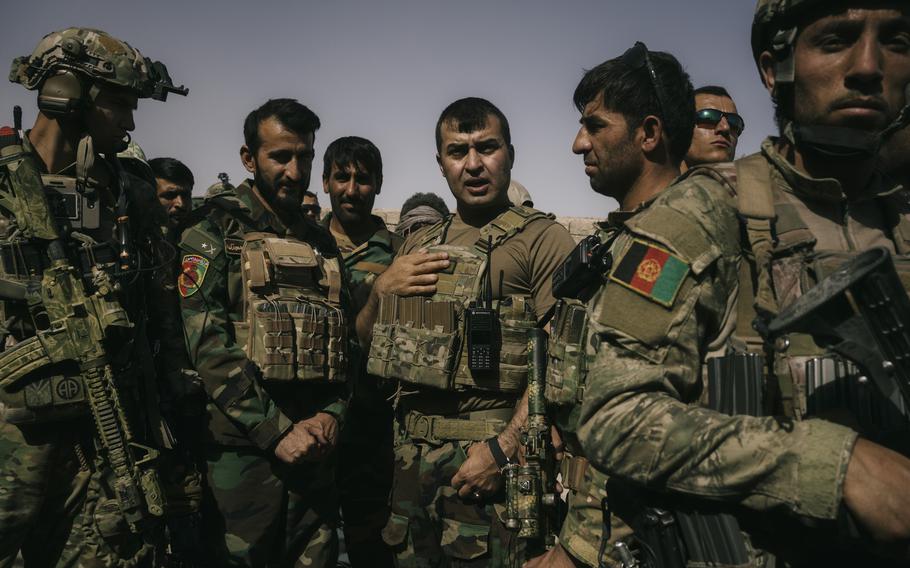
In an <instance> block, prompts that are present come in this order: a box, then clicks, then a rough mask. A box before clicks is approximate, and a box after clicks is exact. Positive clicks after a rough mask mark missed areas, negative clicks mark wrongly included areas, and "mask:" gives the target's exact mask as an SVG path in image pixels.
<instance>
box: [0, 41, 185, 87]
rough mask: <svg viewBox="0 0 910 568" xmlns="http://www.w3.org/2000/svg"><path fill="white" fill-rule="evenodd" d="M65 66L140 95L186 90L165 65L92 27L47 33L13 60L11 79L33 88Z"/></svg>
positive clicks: (97, 80)
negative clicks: (28, 51) (26, 53)
mask: <svg viewBox="0 0 910 568" xmlns="http://www.w3.org/2000/svg"><path fill="white" fill-rule="evenodd" d="M63 70H68V71H72V72H75V73H77V74H79V75H82V76H84V77H88V78H89V79H91V80H92V81H95V82H98V83H100V84H107V85H112V86H115V87H122V88H126V89H129V90H131V91H133V92H135V93H136V95H137V96H139V97H140V98H147V97H152V98H156V99H159V100H164V99H165V98H166V97H167V92H168V91H170V92H177V93H178V94H186V92H185V90H182V88H179V89H176V88H174V87H173V83H171V79H170V76H168V74H167V69H166V68H165V67H164V65H162V64H161V63H159V62H154V63H153V62H152V61H151V60H149V59H148V58H146V57H143V55H142V54H141V53H140V52H139V50H137V49H136V48H134V47H132V46H131V45H129V44H128V43H126V42H125V41H122V40H119V39H117V38H115V37H113V36H111V35H110V34H108V33H106V32H103V31H100V30H94V29H89V28H67V29H65V30H60V31H57V32H52V33H49V34H48V35H46V36H44V38H43V39H42V40H41V41H40V42H39V43H38V46H37V47H36V48H35V50H34V51H33V52H32V54H31V55H29V56H22V57H17V58H16V59H14V60H13V65H12V69H11V70H10V75H9V80H10V81H12V82H13V83H20V84H22V85H23V86H24V87H25V88H26V89H29V90H33V89H38V88H40V87H41V84H42V83H43V82H44V80H45V79H47V78H48V77H51V76H53V75H54V74H56V73H57V72H59V71H63ZM181 91H182V92H181Z"/></svg>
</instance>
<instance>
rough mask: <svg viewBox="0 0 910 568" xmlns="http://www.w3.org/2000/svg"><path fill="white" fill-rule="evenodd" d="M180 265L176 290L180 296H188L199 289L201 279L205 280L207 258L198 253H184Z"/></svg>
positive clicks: (207, 264)
mask: <svg viewBox="0 0 910 568" xmlns="http://www.w3.org/2000/svg"><path fill="white" fill-rule="evenodd" d="M181 266H182V267H183V270H182V272H181V273H180V278H178V279H177V290H178V291H179V292H180V295H181V296H183V297H184V298H189V297H190V296H192V295H193V294H195V293H196V292H197V291H198V290H199V287H200V286H201V285H202V281H203V280H205V274H206V272H208V270H209V259H207V258H205V257H203V256H200V255H198V254H185V255H183V261H182V262H181Z"/></svg>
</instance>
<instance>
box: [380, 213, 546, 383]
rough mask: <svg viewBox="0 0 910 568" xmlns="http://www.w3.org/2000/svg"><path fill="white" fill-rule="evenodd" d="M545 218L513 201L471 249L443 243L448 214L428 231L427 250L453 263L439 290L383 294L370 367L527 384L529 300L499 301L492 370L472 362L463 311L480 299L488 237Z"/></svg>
mask: <svg viewBox="0 0 910 568" xmlns="http://www.w3.org/2000/svg"><path fill="white" fill-rule="evenodd" d="M546 217H547V216H546V215H545V214H543V213H541V212H539V211H535V210H533V209H530V208H528V207H512V208H510V209H508V210H507V211H506V212H504V213H503V214H502V215H500V216H499V217H497V218H496V219H494V220H493V221H491V222H490V223H489V224H488V225H486V226H485V227H484V228H483V229H482V230H481V237H480V239H478V240H477V242H476V243H475V244H474V247H473V248H467V247H456V246H450V245H443V244H440V243H441V242H442V241H443V240H444V238H445V232H446V231H447V230H448V226H449V224H450V223H451V219H449V221H448V222H446V223H443V224H440V225H436V226H434V227H433V229H431V230H429V231H428V233H427V235H426V236H425V238H424V241H423V242H422V243H421V245H422V246H423V248H426V249H427V250H429V251H430V252H445V253H447V254H448V255H449V263H450V264H449V267H448V268H447V269H446V270H444V271H442V272H440V273H439V275H438V276H439V280H438V282H437V284H436V289H437V291H436V294H434V295H433V296H432V297H430V298H426V297H408V298H403V297H398V296H389V297H385V298H382V299H381V300H380V307H379V315H378V317H377V319H376V323H375V324H374V326H373V340H372V343H371V345H370V355H369V359H368V361H367V372H368V373H370V374H373V375H376V376H379V377H383V378H388V379H398V380H401V381H404V382H407V383H411V384H416V385H422V386H427V387H432V388H437V389H442V390H461V389H469V388H473V389H480V390H487V391H494V392H506V393H511V392H520V391H522V390H524V388H525V384H526V380H527V374H528V336H527V332H528V330H529V329H531V328H532V327H534V326H535V325H536V323H537V322H536V316H535V312H534V309H533V306H532V304H531V301H530V298H528V297H525V296H506V297H505V298H502V299H501V300H499V301H498V303H497V305H496V306H494V307H495V308H496V310H497V312H498V314H499V322H498V323H499V325H498V328H499V329H498V330H497V333H498V336H499V337H498V347H499V354H500V358H499V361H498V368H497V369H496V370H493V371H483V372H478V371H471V370H470V369H469V368H468V361H467V359H468V357H467V351H466V349H465V344H466V341H465V334H466V331H465V325H466V318H465V315H464V314H465V308H466V307H467V306H468V305H469V303H470V301H471V300H474V299H476V298H479V297H480V292H481V282H482V280H483V278H482V275H483V273H484V270H485V267H486V260H485V258H486V255H487V250H486V249H487V242H488V237H489V238H491V239H492V244H493V247H494V248H496V247H497V246H500V245H502V243H504V242H505V241H507V240H508V239H509V238H511V237H513V236H514V235H517V234H518V233H519V232H521V231H522V230H523V229H524V227H525V226H526V225H527V224H528V223H530V222H532V221H534V220H536V219H540V218H546Z"/></svg>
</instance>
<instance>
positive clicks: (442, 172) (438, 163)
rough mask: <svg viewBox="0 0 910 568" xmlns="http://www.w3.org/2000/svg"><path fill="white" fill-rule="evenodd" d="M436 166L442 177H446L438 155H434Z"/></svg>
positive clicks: (440, 157)
mask: <svg viewBox="0 0 910 568" xmlns="http://www.w3.org/2000/svg"><path fill="white" fill-rule="evenodd" d="M436 165H438V166H439V173H441V174H442V177H446V172H445V170H444V169H442V156H440V155H439V153H437V154H436Z"/></svg>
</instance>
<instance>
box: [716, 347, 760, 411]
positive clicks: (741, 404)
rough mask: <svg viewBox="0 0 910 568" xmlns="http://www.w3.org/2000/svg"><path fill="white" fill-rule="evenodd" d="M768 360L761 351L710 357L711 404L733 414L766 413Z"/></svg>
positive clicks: (718, 409)
mask: <svg viewBox="0 0 910 568" xmlns="http://www.w3.org/2000/svg"><path fill="white" fill-rule="evenodd" d="M764 361H765V358H764V357H762V356H761V355H758V354H757V353H731V354H730V355H725V356H723V357H711V358H710V359H708V360H707V361H706V365H707V367H708V407H709V408H711V409H713V410H716V411H718V412H723V413H724V414H728V415H731V416H732V415H735V414H743V415H747V416H764V415H765V409H764V400H765V394H764V389H765V380H764V379H765V363H764Z"/></svg>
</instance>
